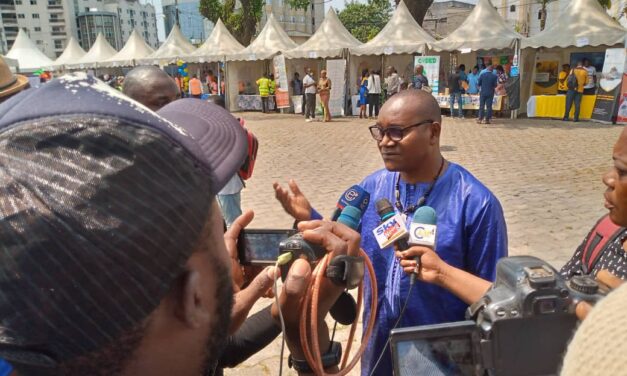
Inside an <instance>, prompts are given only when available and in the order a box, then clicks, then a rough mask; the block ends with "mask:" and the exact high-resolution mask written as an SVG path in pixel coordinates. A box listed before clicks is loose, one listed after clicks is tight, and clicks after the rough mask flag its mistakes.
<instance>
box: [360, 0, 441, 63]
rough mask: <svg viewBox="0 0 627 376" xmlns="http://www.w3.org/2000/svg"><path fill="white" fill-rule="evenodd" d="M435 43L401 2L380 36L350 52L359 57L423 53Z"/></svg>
mask: <svg viewBox="0 0 627 376" xmlns="http://www.w3.org/2000/svg"><path fill="white" fill-rule="evenodd" d="M434 42H435V39H433V37H432V36H431V35H429V33H427V32H426V31H425V30H424V29H423V28H422V27H420V25H418V22H416V20H415V19H414V17H413V16H412V15H411V13H409V9H407V6H406V5H405V2H404V1H401V2H399V4H398V6H397V7H396V11H395V12H394V14H393V15H392V18H391V19H390V21H388V23H387V24H386V25H385V27H384V28H383V29H382V30H381V31H380V32H379V34H377V36H375V37H374V38H372V39H371V40H369V41H368V42H367V43H365V44H363V45H361V46H358V47H352V48H351V49H350V52H351V54H352V55H358V56H361V55H392V54H413V53H423V52H424V50H425V45H426V44H429V43H434Z"/></svg>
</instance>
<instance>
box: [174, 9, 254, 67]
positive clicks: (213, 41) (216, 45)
mask: <svg viewBox="0 0 627 376" xmlns="http://www.w3.org/2000/svg"><path fill="white" fill-rule="evenodd" d="M243 49H244V46H242V45H241V44H240V43H239V42H238V41H237V39H235V37H233V35H231V33H229V31H228V30H227V28H226V26H224V23H223V22H222V20H220V19H218V22H216V24H215V26H214V27H213V31H212V32H211V35H209V38H207V40H206V41H205V43H203V44H202V45H201V46H200V47H198V49H197V50H196V51H194V52H193V53H192V54H191V55H189V56H184V57H182V59H183V60H185V61H186V62H190V63H209V62H214V61H223V60H225V58H226V56H227V55H230V54H236V53H238V52H241V51H242V50H243Z"/></svg>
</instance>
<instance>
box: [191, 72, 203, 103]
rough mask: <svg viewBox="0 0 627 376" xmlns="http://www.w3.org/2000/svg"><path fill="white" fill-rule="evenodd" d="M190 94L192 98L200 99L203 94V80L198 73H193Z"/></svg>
mask: <svg viewBox="0 0 627 376" xmlns="http://www.w3.org/2000/svg"><path fill="white" fill-rule="evenodd" d="M189 95H190V96H191V97H192V98H198V99H200V97H202V95H203V89H202V82H200V80H199V79H198V77H197V76H196V75H193V76H192V79H191V80H189Z"/></svg>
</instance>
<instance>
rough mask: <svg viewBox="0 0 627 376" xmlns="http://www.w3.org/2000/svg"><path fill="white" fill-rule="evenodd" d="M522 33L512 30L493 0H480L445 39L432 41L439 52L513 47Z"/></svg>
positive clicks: (432, 47)
mask: <svg viewBox="0 0 627 376" xmlns="http://www.w3.org/2000/svg"><path fill="white" fill-rule="evenodd" d="M520 39H523V36H522V35H520V34H518V33H517V32H515V31H513V30H512V29H511V27H510V26H509V25H507V23H506V22H505V20H503V18H502V17H501V16H500V15H499V13H498V12H497V11H496V9H495V8H494V6H493V5H492V3H490V0H478V1H477V5H476V6H475V8H474V9H473V10H472V12H470V14H469V15H468V17H467V18H466V20H465V21H464V22H463V23H462V24H461V25H460V26H459V27H458V28H457V29H456V30H455V31H453V32H452V33H451V34H449V35H448V36H447V37H446V38H444V39H442V40H440V41H437V42H433V43H430V44H429V48H431V49H433V50H436V51H464V50H470V51H477V50H500V49H506V48H512V49H513V48H514V47H515V44H516V41H517V40H520Z"/></svg>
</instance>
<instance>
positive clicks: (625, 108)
mask: <svg viewBox="0 0 627 376" xmlns="http://www.w3.org/2000/svg"><path fill="white" fill-rule="evenodd" d="M619 103H620V105H619V106H618V115H617V116H616V122H617V123H619V124H627V74H623V84H622V85H621V95H620V102H619Z"/></svg>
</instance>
